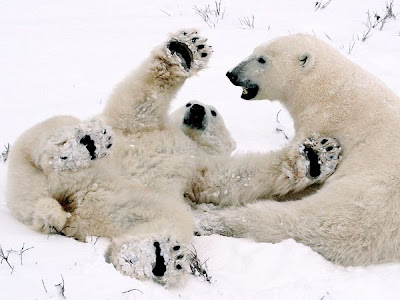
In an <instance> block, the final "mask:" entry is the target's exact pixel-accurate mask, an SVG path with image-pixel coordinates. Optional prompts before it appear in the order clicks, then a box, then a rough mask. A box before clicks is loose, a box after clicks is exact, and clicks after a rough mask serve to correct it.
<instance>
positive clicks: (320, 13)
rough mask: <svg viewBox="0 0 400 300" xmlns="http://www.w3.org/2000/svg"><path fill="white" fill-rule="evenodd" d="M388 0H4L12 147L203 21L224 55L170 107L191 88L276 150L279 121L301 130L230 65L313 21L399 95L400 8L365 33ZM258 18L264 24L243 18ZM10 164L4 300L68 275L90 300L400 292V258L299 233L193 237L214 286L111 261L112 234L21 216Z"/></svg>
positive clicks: (70, 289)
mask: <svg viewBox="0 0 400 300" xmlns="http://www.w3.org/2000/svg"><path fill="white" fill-rule="evenodd" d="M217 2H218V1H217ZM325 2H326V1H323V3H325ZM385 4H386V2H385V1H382V0H354V1H346V0H332V1H331V2H330V3H329V5H328V6H327V7H326V8H324V9H323V10H315V9H314V5H315V0H312V1H311V0H307V1H306V0H304V1H295V0H282V1H273V0H263V1H259V0H246V1H240V0H222V1H221V8H222V10H223V11H224V16H223V18H220V20H219V21H218V22H217V23H216V24H215V27H214V26H211V27H210V26H208V25H207V24H206V23H205V22H204V21H203V20H202V19H201V18H200V16H199V15H198V14H196V11H195V10H194V7H195V6H197V7H198V8H199V9H204V8H205V7H206V5H210V8H211V9H214V6H215V2H214V1H212V0H197V1H194V0H164V1H161V0H153V1H135V0H113V1H109V0H85V1H80V0H68V1H66V0H36V1H29V0H13V1H7V0H0V101H1V102H0V103H1V106H0V147H1V148H2V147H3V145H7V144H8V143H10V144H11V145H12V143H13V142H14V141H15V139H16V138H17V136H18V135H19V134H20V133H22V131H24V130H25V129H27V128H28V127H30V126H32V125H34V124H35V123H37V122H39V121H41V120H44V119H46V118H48V117H51V116H54V115H59V114H71V115H74V116H77V117H79V118H82V119H87V118H89V117H91V116H93V115H94V114H96V113H98V112H100V111H101V110H102V109H103V107H104V104H105V102H106V100H107V96H108V95H109V94H110V92H111V90H112V88H113V86H114V85H115V84H116V83H117V82H118V81H119V80H121V79H122V78H123V76H124V75H126V74H127V73H128V72H129V71H130V70H131V69H133V68H134V67H135V66H137V65H138V64H139V63H140V62H141V61H142V60H143V59H144V58H145V57H146V56H147V55H148V53H149V52H150V51H151V49H152V48H153V47H154V46H155V45H157V44H159V43H161V42H163V41H164V40H165V39H166V37H167V34H168V33H170V32H175V31H176V30H178V29H180V28H187V27H189V28H191V27H196V28H199V29H200V30H201V32H202V34H203V35H205V36H207V37H208V38H209V43H210V44H211V45H213V48H214V54H213V57H212V59H211V62H210V65H209V68H207V69H206V70H205V71H203V72H201V73H200V74H199V76H197V77H195V78H192V79H190V80H188V82H187V83H186V85H185V86H184V88H183V89H182V90H181V92H180V93H179V94H178V96H177V98H176V100H175V101H174V103H173V104H172V109H173V108H176V107H179V106H180V105H182V104H184V103H185V102H186V101H188V100H193V99H198V100H201V101H203V102H206V103H209V104H212V105H215V106H216V107H217V108H218V110H219V111H220V112H221V114H222V115H223V117H224V119H225V122H226V124H227V126H228V128H229V130H230V131H231V132H232V134H233V137H234V138H235V139H236V141H237V144H238V150H237V152H248V151H269V150H271V149H277V148H279V147H282V146H283V145H285V143H286V142H287V140H286V138H285V136H284V134H283V133H282V132H279V131H277V128H278V129H281V130H283V131H284V133H285V134H286V135H287V136H288V137H289V138H291V137H292V136H293V133H294V130H293V124H292V121H291V119H290V116H289V115H288V113H287V112H286V111H285V110H284V109H282V107H281V106H280V105H279V104H278V103H277V102H270V101H253V102H252V101H247V102H246V101H243V100H241V99H240V93H241V90H240V88H238V87H234V86H233V85H231V84H230V82H229V81H228V80H227V79H226V77H225V73H226V72H227V71H228V70H229V69H230V68H232V67H233V66H235V65H236V64H237V63H238V62H240V61H241V60H242V59H244V58H245V57H246V56H247V55H249V54H250V53H251V51H252V49H253V48H254V47H255V46H256V45H258V44H260V43H263V42H266V41H267V40H270V39H272V38H274V37H277V36H280V35H285V34H288V33H296V32H303V33H310V34H315V35H316V36H318V37H320V38H322V39H324V40H326V41H328V42H329V43H331V44H332V45H333V46H334V47H336V48H337V49H339V50H340V51H341V52H342V53H343V54H344V55H346V56H348V57H349V58H350V59H351V60H353V61H355V62H356V63H358V64H360V65H361V66H363V67H364V68H366V69H367V70H369V71H370V72H372V73H373V74H375V75H377V76H378V77H380V78H381V79H382V80H383V81H384V82H386V83H387V84H388V85H389V86H390V87H391V88H392V89H393V90H394V91H395V92H396V93H397V94H400V85H399V81H400V60H399V53H400V36H399V35H400V21H399V19H400V16H399V17H398V19H397V20H389V21H388V22H387V23H386V24H385V26H384V28H383V29H382V30H378V29H373V30H372V31H371V36H370V37H369V38H368V39H367V40H366V41H365V42H361V41H360V39H361V37H362V35H363V33H364V32H365V31H366V27H365V25H364V23H365V22H366V21H367V14H366V12H367V11H370V12H371V13H373V12H377V13H378V14H381V13H382V12H383V11H384V10H385ZM396 12H400V2H399V0H394V13H396ZM253 16H254V28H253V29H251V28H248V26H246V25H243V24H241V22H240V20H244V19H245V18H246V17H247V18H248V20H250V21H251V20H252V17H253ZM353 44H354V47H353V48H352V51H349V49H350V48H351V45H353ZM349 52H351V53H349ZM279 111H280V113H279V114H278V112H279ZM277 114H278V116H277ZM388 130H390V129H389V128H388ZM383 134H384V133H383ZM1 150H3V149H1ZM394 151H396V149H395V150H394ZM6 172H7V164H4V163H0V192H1V193H0V245H1V247H2V249H3V251H4V252H5V254H7V253H9V257H8V261H9V263H10V265H11V266H13V271H11V268H10V267H9V266H8V265H7V263H6V261H4V260H3V261H1V259H0V261H1V264H0V299H7V300H8V299H63V297H62V291H61V287H62V286H64V292H63V293H64V296H65V298H67V299H86V300H87V299H230V300H231V299H279V300H284V299H311V300H321V299H324V300H345V299H351V300H354V299H363V300H366V299H400V285H399V282H398V279H399V278H400V264H399V263H397V264H396V263H392V264H385V265H377V266H368V267H347V268H345V267H342V266H338V265H334V264H332V263H330V262H328V261H326V260H325V259H324V258H322V257H321V256H320V255H318V254H317V253H315V252H313V251H312V250H311V249H310V248H308V247H306V246H304V245H302V244H298V243H296V242H294V241H293V240H287V241H283V242H281V243H278V244H268V243H255V242H252V241H249V240H243V239H234V238H226V237H221V236H217V235H214V236H208V237H195V238H194V242H193V245H194V247H195V248H196V249H197V253H198V255H199V257H200V258H201V259H202V260H207V265H208V270H209V273H210V275H212V283H211V284H209V283H207V282H204V280H203V279H202V278H200V277H193V276H189V278H188V281H187V282H186V284H185V285H184V286H183V287H179V288H173V289H165V288H164V287H162V286H160V285H158V284H156V283H154V282H151V281H138V280H136V279H133V278H130V277H127V276H123V275H121V274H120V273H119V272H118V271H116V270H115V269H114V267H113V266H112V265H110V264H108V263H106V262H105V260H104V252H105V249H106V247H107V245H108V241H107V240H106V239H97V238H92V239H88V242H87V243H81V242H77V241H75V240H74V239H71V238H66V237H62V236H57V235H44V234H40V233H37V232H34V231H32V230H31V229H29V228H27V227H26V226H24V225H22V224H20V223H19V222H18V221H16V220H15V219H14V218H13V217H12V216H11V215H10V212H9V211H8V209H7V206H6V204H5V193H4V192H5V177H6ZM27 180H29V179H28V178H27ZM22 247H24V248H22ZM30 247H33V248H31V249H29V250H26V251H25V252H23V250H24V249H28V248H30ZM11 249H12V250H14V251H11V252H9V251H10V250H11ZM21 249H23V250H22V251H21ZM21 252H22V255H21Z"/></svg>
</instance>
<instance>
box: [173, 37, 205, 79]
mask: <svg viewBox="0 0 400 300" xmlns="http://www.w3.org/2000/svg"><path fill="white" fill-rule="evenodd" d="M206 42H207V39H206V38H203V37H201V36H199V34H198V32H197V31H196V30H182V31H180V32H178V33H177V34H175V35H173V36H171V38H170V40H169V41H168V42H167V44H166V46H165V51H166V53H167V55H168V56H169V57H172V58H174V59H176V60H178V61H179V63H180V64H181V66H182V68H183V69H184V70H185V71H186V72H188V73H189V74H192V73H194V72H196V71H198V70H200V69H202V68H204V67H205V65H206V64H207V62H208V60H209V58H210V56H211V53H212V47H211V46H209V45H207V44H206Z"/></svg>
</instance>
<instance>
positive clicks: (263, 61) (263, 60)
mask: <svg viewBox="0 0 400 300" xmlns="http://www.w3.org/2000/svg"><path fill="white" fill-rule="evenodd" d="M257 61H258V62H259V63H260V64H265V59H264V58H262V57H259V58H258V59H257Z"/></svg>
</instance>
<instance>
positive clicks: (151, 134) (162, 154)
mask: <svg viewBox="0 0 400 300" xmlns="http://www.w3.org/2000/svg"><path fill="white" fill-rule="evenodd" d="M211 52H212V51H211V47H210V46H208V45H207V44H206V39H204V38H202V37H200V36H199V35H198V33H197V31H195V30H184V31H180V32H179V33H177V34H175V35H172V36H171V37H170V38H169V39H168V41H167V42H165V43H163V44H162V45H161V46H159V47H157V48H156V49H155V50H154V51H153V53H152V54H151V55H150V57H149V59H148V60H147V61H145V62H144V63H143V64H142V66H141V67H139V69H138V70H136V71H134V72H133V73H132V74H131V75H129V76H128V77H127V78H126V79H125V80H123V81H122V82H121V83H120V84H119V85H118V86H117V87H116V89H115V90H114V92H113V93H112V95H111V97H110V99H109V101H108V103H107V105H106V107H105V109H104V111H103V112H102V113H101V114H100V115H98V116H96V117H94V118H93V119H91V120H89V121H84V122H82V121H80V120H79V119H77V118H74V117H71V116H58V117H53V118H51V119H49V120H46V121H44V122H42V123H40V124H38V125H36V126H34V127H32V128H31V129H29V130H27V131H26V132H25V133H23V134H22V135H21V136H20V137H19V138H18V140H17V141H16V142H15V144H14V145H13V149H12V151H11V153H10V157H9V165H8V179H7V204H8V207H9V209H10V211H11V212H12V214H13V215H14V216H15V217H16V218H17V219H19V220H20V221H22V222H23V223H25V224H27V225H29V226H31V227H32V228H34V229H36V230H39V231H42V232H45V233H49V232H57V233H60V234H64V235H66V236H70V237H74V238H76V239H78V240H85V238H86V237H87V236H91V235H96V236H102V237H109V238H111V245H110V248H109V250H108V252H107V260H108V261H109V262H111V263H113V264H114V265H115V267H116V268H117V269H118V270H120V271H121V272H122V273H124V274H127V275H130V276H133V277H136V278H139V279H141V278H152V279H154V280H155V281H157V282H160V283H162V284H165V285H167V286H169V285H174V284H177V283H179V282H180V281H181V280H182V278H183V276H184V274H185V273H187V270H188V267H189V264H190V257H189V250H188V248H187V245H188V244H189V243H190V241H191V238H192V235H193V226H192V223H193V221H192V215H191V211H190V206H189V205H188V203H186V202H185V199H184V195H185V191H186V188H187V185H188V183H187V182H188V181H189V180H190V179H191V178H192V177H193V173H194V172H195V171H196V170H197V164H198V161H201V160H204V159H206V158H207V157H208V156H210V155H215V156H225V155H229V154H230V153H231V152H232V151H233V150H234V148H235V142H234V140H233V139H232V137H231V135H230V134H229V132H228V130H227V129H226V127H225V124H224V121H223V119H222V117H221V115H220V114H219V112H218V111H217V110H216V109H215V108H214V107H212V106H209V105H205V104H202V103H201V102H199V101H190V102H188V103H187V104H186V105H185V106H184V107H183V108H181V109H178V110H177V111H176V112H175V113H173V114H172V115H171V116H169V115H168V108H169V104H170V103H171V101H172V100H173V98H174V96H175V94H176V92H177V91H178V90H179V88H180V87H181V86H182V85H183V83H184V82H185V80H186V79H187V78H189V77H190V76H192V75H194V74H196V73H197V71H199V70H201V69H203V68H204V67H205V66H206V63H207V61H208V59H209V57H210V55H211Z"/></svg>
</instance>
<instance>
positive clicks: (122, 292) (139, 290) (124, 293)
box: [122, 289, 143, 295]
mask: <svg viewBox="0 0 400 300" xmlns="http://www.w3.org/2000/svg"><path fill="white" fill-rule="evenodd" d="M132 291H137V292H140V293H141V294H142V295H143V292H142V291H141V290H139V289H130V290H127V291H125V292H122V294H126V293H129V292H132Z"/></svg>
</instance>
